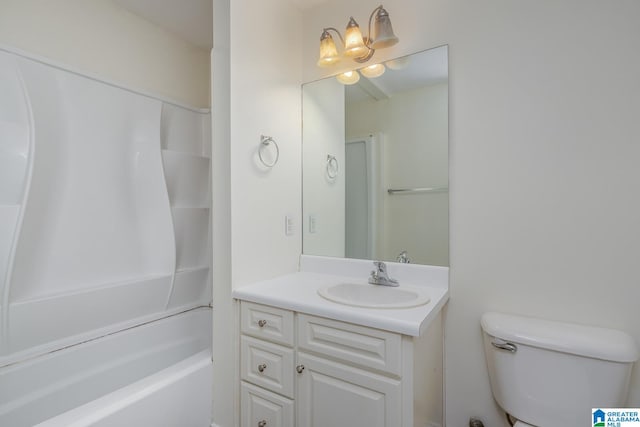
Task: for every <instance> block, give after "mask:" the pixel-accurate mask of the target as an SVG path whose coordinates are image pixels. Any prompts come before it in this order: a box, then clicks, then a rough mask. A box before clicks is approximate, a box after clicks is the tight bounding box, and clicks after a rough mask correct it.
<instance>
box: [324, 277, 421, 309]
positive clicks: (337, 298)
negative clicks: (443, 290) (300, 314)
mask: <svg viewBox="0 0 640 427" xmlns="http://www.w3.org/2000/svg"><path fill="white" fill-rule="evenodd" d="M318 294H319V295H320V296H321V297H323V298H326V299H328V300H329V301H333V302H337V303H339V304H346V305H351V306H354V307H367V308H409V307H417V306H420V305H424V304H427V303H428V302H429V301H430V298H429V295H428V294H427V293H426V291H425V290H423V289H418V288H411V287H408V286H399V287H390V286H378V285H369V284H366V285H363V284H357V283H340V284H338V285H330V286H325V287H323V288H320V289H318Z"/></svg>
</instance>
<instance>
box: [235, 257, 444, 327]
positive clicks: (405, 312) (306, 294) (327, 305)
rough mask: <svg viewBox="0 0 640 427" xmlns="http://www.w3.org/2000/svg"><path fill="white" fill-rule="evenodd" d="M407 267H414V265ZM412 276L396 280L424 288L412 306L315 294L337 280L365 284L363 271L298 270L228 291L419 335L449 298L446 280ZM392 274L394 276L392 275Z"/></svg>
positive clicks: (245, 297) (253, 299) (258, 300)
mask: <svg viewBox="0 0 640 427" xmlns="http://www.w3.org/2000/svg"><path fill="white" fill-rule="evenodd" d="M321 261H322V260H321ZM358 263H359V266H360V270H362V266H363V265H365V264H363V263H362V262H361V261H358ZM388 264H389V265H394V266H395V269H396V271H397V272H399V271H400V270H399V269H402V268H403V267H402V266H399V265H398V264H395V263H388ZM369 265H370V262H368V263H367V264H366V266H367V267H366V268H369V267H368V266H369ZM304 266H305V262H304V260H303V262H302V263H301V268H302V269H304ZM411 268H413V269H415V267H414V266H412V267H411ZM424 268H425V269H428V268H431V269H433V268H439V269H442V268H443V267H428V266H425V267H424ZM311 269H313V268H311ZM445 269H446V268H445ZM392 270H393V269H391V268H390V269H389V271H390V273H391V272H392ZM446 270H447V271H446V276H447V277H448V269H446ZM325 271H326V270H325ZM330 271H334V270H330ZM343 271H344V270H341V272H343ZM400 276H402V274H399V275H398V277H400ZM412 276H413V277H412V280H407V281H403V280H400V288H402V286H403V285H404V286H411V287H420V288H422V289H425V290H427V292H428V294H429V296H430V298H431V299H430V301H429V302H428V303H427V304H425V305H422V306H418V307H412V308H402V309H388V308H362V307H353V306H350V305H344V304H338V303H335V302H331V301H329V300H326V299H325V298H323V297H321V296H320V295H318V289H319V288H321V287H324V286H328V285H333V284H339V283H362V284H366V283H367V278H368V276H367V275H366V274H364V275H359V276H358V277H356V276H354V275H351V274H349V275H331V274H324V273H318V272H315V271H301V272H298V273H293V274H288V275H285V276H281V277H277V278H275V279H271V280H265V281H261V282H258V283H254V284H251V285H247V286H242V287H240V288H237V289H234V291H233V293H232V295H233V297H234V298H236V299H239V300H242V301H250V302H254V303H258V304H265V305H270V306H274V307H278V308H283V309H287V310H292V311H297V312H301V313H307V314H312V315H316V316H321V317H327V318H330V319H335V320H341V321H344V322H349V323H355V324H358V325H362V326H368V327H372V328H377V329H383V330H386V331H391V332H396V333H400V334H404V335H411V336H419V335H420V334H421V333H422V332H424V331H425V330H426V329H427V327H428V326H429V324H430V323H431V321H432V320H433V319H434V318H435V317H436V316H437V315H438V314H439V313H440V310H441V309H442V307H443V306H444V305H445V304H446V302H447V301H448V300H449V289H448V284H447V283H444V284H443V283H441V282H442V280H437V281H434V280H433V279H432V280H424V281H422V280H419V279H418V278H416V277H415V276H416V275H415V274H413V275H412ZM392 277H395V276H393V275H392ZM409 282H410V283H409ZM436 282H437V283H436Z"/></svg>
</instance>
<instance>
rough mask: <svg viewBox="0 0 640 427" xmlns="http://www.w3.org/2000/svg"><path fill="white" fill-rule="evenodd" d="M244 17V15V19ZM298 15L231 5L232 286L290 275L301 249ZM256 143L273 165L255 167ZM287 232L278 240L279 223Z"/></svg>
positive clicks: (264, 5) (246, 1) (244, 3)
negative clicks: (263, 141) (268, 142)
mask: <svg viewBox="0 0 640 427" xmlns="http://www.w3.org/2000/svg"><path fill="white" fill-rule="evenodd" d="M247 11H251V13H247ZM300 23H301V14H300V12H298V11H297V10H296V9H294V8H292V7H291V6H290V3H289V2H288V1H286V0H277V1H270V2H264V1H260V0H234V1H233V2H232V3H231V89H230V90H231V141H230V142H231V217H232V222H231V233H232V236H233V238H232V248H231V254H232V283H233V286H234V287H236V286H242V285H245V284H248V283H252V282H255V281H258V280H264V279H267V278H271V277H275V276H278V275H281V274H284V273H289V272H294V271H296V270H297V266H298V257H299V255H300V252H301V250H302V245H301V238H300V236H301V228H300V227H301V209H300V207H301V205H302V201H301V164H300V163H301V162H300V159H301V155H302V153H301V148H300V147H301V130H300V122H301V117H302V114H301V95H300V84H301V61H300V56H299V52H300V51H301V45H300V42H299V41H298V37H297V35H298V34H300V33H301V27H300ZM260 135H268V136H272V137H273V138H274V139H275V141H276V142H277V143H278V145H279V147H280V160H279V161H278V163H277V164H276V165H275V166H274V167H273V168H271V169H268V168H265V167H264V166H262V165H261V164H260V162H259V160H258V154H257V150H258V146H259V144H260ZM286 215H290V216H291V217H292V218H293V221H294V227H295V231H294V234H293V235H291V236H286V235H285V216H286Z"/></svg>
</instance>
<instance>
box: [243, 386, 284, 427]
mask: <svg viewBox="0 0 640 427" xmlns="http://www.w3.org/2000/svg"><path fill="white" fill-rule="evenodd" d="M240 400H241V404H242V409H241V410H240V418H241V420H240V425H241V426H242V427H293V401H292V400H289V399H286V398H284V397H282V396H278V395H277V394H275V393H270V392H268V391H266V390H264V389H262V388H260V387H256V386H254V385H251V384H247V383H245V382H244V381H243V382H242V389H241V397H240Z"/></svg>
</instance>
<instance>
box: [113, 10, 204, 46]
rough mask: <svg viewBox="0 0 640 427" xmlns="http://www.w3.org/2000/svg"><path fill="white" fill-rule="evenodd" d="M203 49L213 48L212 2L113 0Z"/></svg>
mask: <svg viewBox="0 0 640 427" xmlns="http://www.w3.org/2000/svg"><path fill="white" fill-rule="evenodd" d="M113 1H114V2H115V3H117V4H118V5H120V6H122V7H124V8H125V9H127V10H129V11H130V12H133V13H135V14H136V15H138V16H140V17H142V18H144V19H146V20H147V21H150V22H153V23H154V24H156V25H158V26H160V27H162V28H164V29H166V30H168V31H170V32H172V33H174V34H175V35H177V36H178V37H180V38H182V39H184V40H186V41H188V42H190V43H192V44H194V45H196V46H198V47H201V48H204V49H211V46H212V45H213V0H113Z"/></svg>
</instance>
